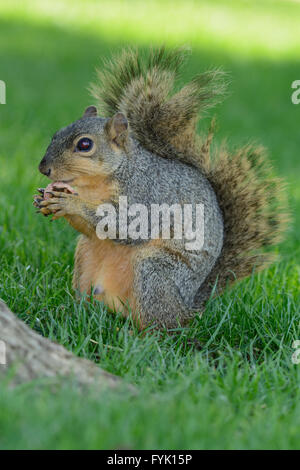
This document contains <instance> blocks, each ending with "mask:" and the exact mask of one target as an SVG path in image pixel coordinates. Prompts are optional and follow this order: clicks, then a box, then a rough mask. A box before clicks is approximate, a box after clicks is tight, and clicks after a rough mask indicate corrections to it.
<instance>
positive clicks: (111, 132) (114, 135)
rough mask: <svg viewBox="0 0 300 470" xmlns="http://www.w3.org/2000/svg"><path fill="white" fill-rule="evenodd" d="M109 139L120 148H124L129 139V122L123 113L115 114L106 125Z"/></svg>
mask: <svg viewBox="0 0 300 470" xmlns="http://www.w3.org/2000/svg"><path fill="white" fill-rule="evenodd" d="M106 132H107V134H108V137H109V139H110V140H111V141H112V142H114V143H115V144H117V145H118V146H119V147H120V146H124V144H125V142H126V140H127V137H128V121H127V118H126V116H125V115H124V114H123V113H117V114H115V115H114V116H113V117H112V118H111V119H110V120H109V121H108V122H107V124H106Z"/></svg>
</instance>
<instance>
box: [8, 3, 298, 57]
mask: <svg viewBox="0 0 300 470" xmlns="http://www.w3.org/2000/svg"><path fill="white" fill-rule="evenodd" d="M0 13H1V16H2V17H3V18H17V17H20V18H22V19H26V20H27V21H30V22H36V23H39V24H41V23H53V24H55V25H57V26H62V27H68V28H71V29H75V30H85V29H88V31H89V33H93V34H96V35H97V33H99V34H101V35H103V34H105V35H107V36H109V37H110V39H111V41H112V42H114V41H115V42H117V41H127V40H130V41H134V40H138V41H139V42H144V43H146V44H148V43H149V41H150V42H153V43H157V42H161V41H164V42H165V43H167V44H172V45H173V44H178V43H181V42H182V41H187V42H188V43H190V44H191V45H199V44H201V46H202V47H204V46H207V45H209V47H213V48H215V49H220V50H222V51H223V52H224V51H227V52H228V54H237V55H239V56H241V57H243V58H245V57H246V56H255V57H268V58H272V59H273V60H282V59H283V58H293V59H295V58H296V57H300V47H299V46H300V35H299V34H298V31H299V15H300V4H299V3H298V2H294V1H290V0H286V1H284V2H282V1H276V0H252V1H251V2H249V1H246V0H233V1H230V2H224V1H220V0H213V1H210V0H198V1H197V0H195V1H192V0H186V1H182V0H148V1H147V2H143V1H139V0H130V1H122V0H114V1H108V0H103V1H102V0H101V1H98V0H87V1H85V2H84V3H83V2H81V1H80V0H62V1H60V0H53V1H52V0H43V1H39V0H25V1H19V0H10V1H2V2H1V4H0Z"/></svg>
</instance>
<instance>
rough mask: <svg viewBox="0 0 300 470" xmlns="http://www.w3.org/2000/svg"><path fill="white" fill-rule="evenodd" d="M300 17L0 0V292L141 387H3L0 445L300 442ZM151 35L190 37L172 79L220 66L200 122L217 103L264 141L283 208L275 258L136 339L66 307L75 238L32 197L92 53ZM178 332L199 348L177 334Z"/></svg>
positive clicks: (277, 1)
mask: <svg viewBox="0 0 300 470" xmlns="http://www.w3.org/2000/svg"><path fill="white" fill-rule="evenodd" d="M299 24H300V2H299V1H292V0H252V1H246V0H239V1H238V0H232V1H226V0H213V1H212V0H211V1H209V0H203V1H200V0H198V1H191V0H173V1H169V0H160V1H154V0H148V1H147V2H145V1H136V0H127V1H121V0H115V1H101V0H99V1H96V0H94V1H92V0H86V1H83V0H81V1H79V0H61V1H56V0H52V1H50V0H43V1H38V0H24V1H21V0H20V1H17V0H10V1H9V0H2V1H1V2H0V80H4V81H5V83H6V87H7V96H6V102H7V104H6V105H0V142H1V145H0V183H1V186H0V268H1V269H0V297H1V298H2V299H3V300H4V301H5V302H7V304H8V306H9V307H10V308H11V309H12V310H13V311H15V312H17V313H18V314H19V315H20V317H21V318H22V319H24V320H25V321H26V322H27V323H28V324H30V325H31V326H32V327H33V328H35V329H36V330H38V331H40V332H41V333H42V334H44V335H46V336H49V337H50V338H52V339H55V340H57V341H59V342H60V343H62V344H64V345H65V346H66V347H68V348H69V349H71V350H73V351H74V352H75V353H76V354H79V355H82V356H85V357H89V358H90V359H93V360H96V361H97V362H99V364H100V365H101V366H102V367H104V368H106V369H108V370H110V371H112V372H114V373H117V374H119V375H122V376H123V377H124V378H125V379H126V380H128V381H131V382H132V381H134V382H137V383H138V384H139V386H140V389H141V390H142V394H141V395H142V396H140V397H139V398H138V399H136V402H135V404H133V403H132V402H131V401H130V400H129V399H127V398H126V394H125V395H124V396H122V397H120V396H119V395H116V396H115V395H113V396H112V397H109V398H108V397H103V395H101V397H102V399H103V398H105V407H104V408H103V406H101V405H102V403H103V402H101V400H100V398H99V397H98V399H96V398H95V397H91V398H90V399H89V400H88V399H87V400H85V404H84V406H81V405H82V402H81V397H80V396H78V395H77V392H76V391H74V390H73V391H72V392H70V390H69V389H67V390H62V391H61V392H57V394H56V396H55V397H54V398H53V397H52V396H51V394H48V392H47V391H46V392H43V393H42V395H40V393H41V392H40V390H39V391H38V392H37V390H36V389H35V388H34V387H33V388H30V387H29V388H25V390H24V389H21V390H16V391H14V392H8V391H7V390H6V389H5V388H1V389H0V429H1V433H0V446H1V447H5V448H11V447H29V448H30V447H40V448H41V447H55V448H63V447H72V448H78V447H84V448H93V447H100V448H101V447H111V448H116V447H118V446H120V447H122V446H123V448H124V447H129V448H138V447H139V448H145V447H152V448H156V447H161V448H163V447H172V448H182V447H185V448H266V447H271V448H280V447H281V448H283V447H284V448H297V446H298V445H299V444H298V443H299V421H300V407H299V406H298V405H297V398H298V402H299V372H298V369H297V366H295V365H293V364H291V361H290V356H291V353H292V352H293V349H292V347H291V346H292V342H293V340H295V339H300V326H299V325H300V314H299V255H300V248H299V239H300V237H299V232H300V217H299V212H300V184H299V174H300V159H299V155H298V154H299V147H300V132H299V118H300V104H299V105H293V104H292V102H291V94H292V91H293V90H292V88H291V84H292V82H293V81H294V80H297V79H298V80H300V34H299ZM162 43H164V44H166V45H167V46H168V47H172V46H179V45H183V44H185V45H189V46H191V49H192V54H191V56H190V60H189V62H188V63H187V65H186V67H185V69H184V71H183V74H182V82H185V81H186V80H188V79H189V78H191V77H193V75H194V74H196V73H198V72H201V71H204V70H206V69H207V68H210V67H216V66H217V67H219V66H221V67H223V68H224V69H225V70H226V71H227V72H229V73H230V80H231V83H230V88H229V91H230V93H229V95H228V97H227V98H226V100H225V101H224V103H222V104H220V105H218V107H217V108H216V109H215V110H213V111H212V112H211V113H210V115H209V116H207V117H206V118H205V119H203V121H201V123H200V126H199V130H200V131H202V130H206V129H207V128H208V126H209V122H210V117H211V116H212V115H213V114H214V113H215V114H216V115H217V122H218V132H217V135H216V140H217V142H221V141H222V140H223V139H226V140H227V141H228V145H229V147H231V148H234V146H236V145H240V144H245V143H247V142H249V141H253V140H254V141H256V142H258V143H260V144H263V145H264V146H266V147H267V148H268V149H269V155H270V158H271V160H272V161H273V164H274V167H275V170H276V173H277V174H279V175H280V176H282V177H284V178H285V180H286V181H287V192H288V196H289V201H290V207H291V211H292V216H293V222H292V224H291V226H290V228H289V231H288V233H287V238H286V241H285V242H284V243H282V244H281V245H280V247H279V248H278V252H279V254H280V256H281V263H280V264H278V265H276V266H275V267H272V268H270V269H269V270H268V271H266V272H265V273H264V274H261V275H259V276H254V277H253V278H252V279H250V280H247V281H244V282H243V283H241V284H240V285H239V286H237V287H236V288H235V289H234V290H233V291H232V292H231V293H230V292H229V293H228V294H227V293H226V294H225V295H224V296H223V297H222V298H221V299H216V300H215V301H213V302H212V304H211V305H209V306H208V309H207V312H206V315H205V316H204V319H203V321H200V320H198V321H196V323H195V324H193V325H192V327H191V328H190V329H188V330H183V331H182V332H179V336H178V338H177V339H173V338H172V339H170V338H168V337H167V336H162V337H161V336H159V335H158V336H155V335H154V336H153V337H152V338H151V339H149V338H145V337H143V336H141V335H139V334H138V332H136V331H132V328H131V325H130V324H129V323H128V322H125V323H124V321H123V320H122V319H121V318H120V317H118V316H117V317H112V316H111V315H110V314H107V312H106V311H105V309H104V308H103V307H100V306H95V307H93V306H90V305H85V304H84V303H83V304H80V305H79V306H77V304H76V303H75V302H74V300H73V297H72V292H71V287H70V281H71V274H72V263H73V261H72V260H73V251H74V247H75V242H76V236H75V234H74V232H73V231H72V229H71V228H70V227H68V226H67V225H66V224H65V223H64V222H63V221H58V222H56V223H53V224H49V223H48V220H47V219H43V218H41V217H39V216H37V215H35V213H34V209H33V207H32V195H33V194H34V192H35V188H37V187H39V186H44V185H45V184H46V179H45V178H43V177H42V176H41V175H40V174H39V173H38V170H37V166H38V163H39V161H40V159H41V157H42V156H43V154H44V152H45V149H46V147H47V145H48V143H49V141H50V138H51V136H52V134H53V133H54V132H55V131H56V130H58V129H59V128H61V127H62V126H65V125H67V124H68V123H70V122H71V121H74V120H76V119H77V118H79V117H80V116H81V114H82V112H83V110H84V109H85V107H86V106H87V105H89V104H92V102H93V101H92V99H91V98H90V96H89V94H88V91H87V88H88V85H89V83H90V82H91V81H92V80H93V79H94V78H95V67H96V66H99V65H100V63H101V60H102V59H103V58H106V57H109V56H110V55H111V54H112V53H113V52H115V51H116V50H120V49H121V48H122V46H125V45H128V44H129V45H138V46H139V47H141V48H144V49H148V48H149V47H150V45H152V44H153V45H160V44H162ZM189 337H193V339H194V340H195V339H196V340H197V341H198V342H200V343H199V344H201V348H200V351H195V350H194V349H193V348H192V349H191V348H187V345H188V341H187V340H188V338H189ZM91 338H92V339H94V340H97V344H98V346H95V345H94V343H93V344H91V343H90V342H89V341H90V339H91ZM212 355H213V366H212V363H211V360H212V359H211V357H212ZM214 361H215V362H214ZM298 367H299V368H300V366H298ZM41 396H42V398H40V397H41ZM68 396H72V405H71V404H70V405H69V406H68V407H66V397H68ZM124 397H125V398H124ZM28 404H30V405H29V406H28ZM53 414H55V415H59V416H60V418H59V419H58V421H56V422H55V424H54V423H53V422H52V420H51V416H53ZM87 420H88V426H86V424H87ZM266 422H268V423H270V424H269V425H268V426H265V423H266ZM107 423H111V425H108V424H107ZM178 423H180V425H178ZM99 427H100V428H101V429H102V430H103V429H105V432H103V431H100V430H99ZM145 427H146V428H147V429H146V430H145ZM83 428H84V429H85V430H84V431H83V430H82V429H83ZM158 428H159V429H158ZM80 430H81V431H80Z"/></svg>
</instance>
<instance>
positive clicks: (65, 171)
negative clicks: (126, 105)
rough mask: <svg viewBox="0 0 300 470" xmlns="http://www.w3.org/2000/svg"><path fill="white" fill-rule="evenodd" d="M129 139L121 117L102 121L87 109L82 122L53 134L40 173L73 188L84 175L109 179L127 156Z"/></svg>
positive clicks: (94, 110)
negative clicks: (71, 184)
mask: <svg viewBox="0 0 300 470" xmlns="http://www.w3.org/2000/svg"><path fill="white" fill-rule="evenodd" d="M128 137H129V129H128V121H127V119H126V117H125V116H124V114H122V113H117V114H115V116H113V117H112V118H101V117H99V116H98V115H97V109H96V108H95V106H89V107H88V108H87V109H86V110H85V113H84V115H83V117H82V118H81V119H78V120H77V121H75V122H74V123H72V124H70V125H69V126H67V127H64V128H63V129H61V130H59V131H58V132H56V133H55V134H54V136H53V138H52V141H51V143H50V145H49V147H48V148H47V151H46V154H45V156H44V158H43V159H42V161H41V163H40V165H39V170H40V172H41V173H43V174H44V175H46V176H48V178H50V179H51V180H52V181H63V182H66V183H71V182H72V183H73V184H74V186H76V184H77V183H78V184H80V182H83V181H84V179H85V178H86V177H87V176H97V175H99V176H100V175H102V176H108V175H110V174H111V173H113V171H114V170H115V169H116V168H118V166H119V165H120V164H121V162H122V160H123V159H124V157H125V156H126V153H127V148H128V141H129V139H128Z"/></svg>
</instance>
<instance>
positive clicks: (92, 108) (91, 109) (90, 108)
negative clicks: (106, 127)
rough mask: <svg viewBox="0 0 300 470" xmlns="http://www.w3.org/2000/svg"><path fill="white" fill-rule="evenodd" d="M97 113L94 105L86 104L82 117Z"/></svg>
mask: <svg viewBox="0 0 300 470" xmlns="http://www.w3.org/2000/svg"><path fill="white" fill-rule="evenodd" d="M97 114H98V111H97V108H96V106H88V107H87V108H86V110H85V111H84V113H83V117H93V116H97Z"/></svg>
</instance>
